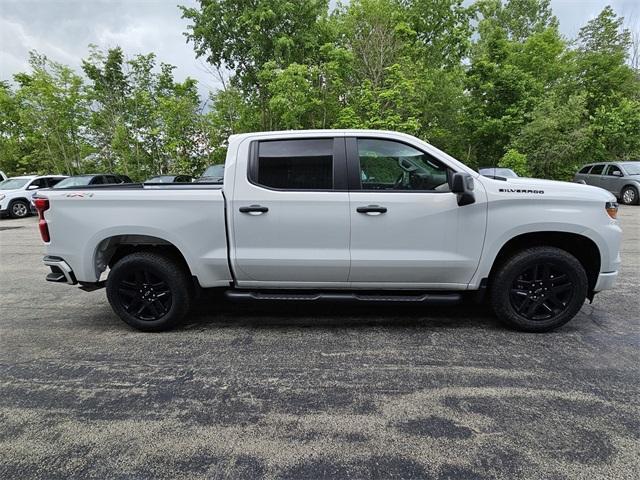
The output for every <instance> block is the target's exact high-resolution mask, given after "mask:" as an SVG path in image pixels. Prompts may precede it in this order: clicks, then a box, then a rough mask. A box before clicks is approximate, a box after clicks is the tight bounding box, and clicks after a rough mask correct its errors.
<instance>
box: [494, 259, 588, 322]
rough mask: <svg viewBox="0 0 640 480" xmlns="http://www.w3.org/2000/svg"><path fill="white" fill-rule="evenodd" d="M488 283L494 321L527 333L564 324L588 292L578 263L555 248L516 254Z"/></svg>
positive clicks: (586, 281)
mask: <svg viewBox="0 0 640 480" xmlns="http://www.w3.org/2000/svg"><path fill="white" fill-rule="evenodd" d="M491 280H492V281H491V304H492V307H493V309H494V311H495V313H496V315H497V316H498V318H499V319H500V320H501V321H503V322H504V323H506V324H508V325H510V326H512V327H515V328H517V329H519V330H524V331H527V332H546V331H549V330H553V329H554V328H557V327H559V326H561V325H564V324H565V323H567V322H568V321H569V320H571V319H572V318H573V317H574V316H575V315H576V314H577V313H578V311H579V310H580V308H581V307H582V305H583V304H584V300H585V298H586V296H587V289H588V280H587V274H586V272H585V270H584V267H583V266H582V264H581V263H580V262H579V261H578V260H577V259H576V258H575V257H574V256H573V255H571V254H570V253H568V252H566V251H564V250H561V249H559V248H555V247H533V248H529V249H526V250H523V251H521V252H518V253H516V254H515V255H513V256H512V257H511V258H509V259H508V260H507V261H506V262H505V263H504V264H502V266H501V267H500V268H499V269H498V271H497V272H496V274H495V275H494V278H492V279H491Z"/></svg>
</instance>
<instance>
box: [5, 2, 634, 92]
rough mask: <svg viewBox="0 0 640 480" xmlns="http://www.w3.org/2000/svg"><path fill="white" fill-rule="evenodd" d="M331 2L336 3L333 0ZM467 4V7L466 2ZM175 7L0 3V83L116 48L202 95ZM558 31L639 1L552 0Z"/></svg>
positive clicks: (203, 77)
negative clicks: (142, 56) (42, 61)
mask: <svg viewBox="0 0 640 480" xmlns="http://www.w3.org/2000/svg"><path fill="white" fill-rule="evenodd" d="M332 3H335V0H332ZM465 3H471V0H467V2H465ZM177 4H181V5H194V4H196V1H195V0H0V80H10V79H11V78H12V76H13V74H15V73H17V72H20V71H25V70H26V69H27V68H28V67H27V58H28V52H29V50H37V51H39V52H40V53H44V54H45V55H47V56H48V57H49V58H51V59H52V60H55V61H58V62H62V63H65V64H68V65H71V66H73V67H75V68H79V66H80V59H81V58H83V57H85V56H86V55H87V45H88V44H89V43H94V44H96V45H98V46H99V47H102V48H109V47H114V46H116V45H120V46H121V47H122V48H123V49H124V51H125V54H126V55H128V56H132V55H134V54H136V53H148V52H152V51H153V52H155V53H156V55H157V56H158V60H159V61H163V62H166V63H170V64H172V65H176V66H177V67H178V68H177V70H176V71H175V76H176V79H178V80H183V79H184V78H186V77H187V76H190V77H192V78H195V79H196V80H198V82H199V83H200V91H201V93H203V94H206V92H207V91H208V90H210V89H215V88H216V85H217V81H216V79H215V77H214V76H213V75H212V74H211V73H209V72H207V69H206V67H205V65H204V64H203V62H202V61H201V60H198V59H196V58H195V55H194V53H193V48H192V45H190V44H187V43H186V39H185V37H184V36H183V32H184V31H185V27H186V23H187V22H186V21H185V20H183V19H181V18H180V11H179V9H178V8H177V6H176V5H177ZM551 4H552V6H553V10H554V13H555V14H556V16H557V17H558V18H559V20H560V29H561V30H562V33H563V34H564V35H565V36H567V37H569V38H572V37H575V35H576V34H577V32H578V30H579V29H580V27H581V26H582V25H584V24H585V23H586V22H587V21H588V20H590V19H591V18H593V17H595V16H596V15H597V14H598V13H599V12H600V11H601V10H602V8H603V7H604V6H605V5H612V6H613V8H614V9H615V10H616V12H617V13H618V14H619V15H624V16H626V17H628V18H629V19H630V20H631V21H633V22H634V25H635V26H636V29H637V28H638V27H637V25H638V22H640V0H551Z"/></svg>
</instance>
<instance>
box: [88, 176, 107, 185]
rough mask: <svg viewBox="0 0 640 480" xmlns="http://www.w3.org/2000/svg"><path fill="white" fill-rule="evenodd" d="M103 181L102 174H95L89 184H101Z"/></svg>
mask: <svg viewBox="0 0 640 480" xmlns="http://www.w3.org/2000/svg"><path fill="white" fill-rule="evenodd" d="M104 183H105V182H104V177H103V176H102V175H96V176H95V177H93V180H91V185H102V184H104Z"/></svg>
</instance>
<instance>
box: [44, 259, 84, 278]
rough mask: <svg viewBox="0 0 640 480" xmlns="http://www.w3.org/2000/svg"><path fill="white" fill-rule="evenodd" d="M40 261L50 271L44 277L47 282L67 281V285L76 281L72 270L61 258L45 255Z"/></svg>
mask: <svg viewBox="0 0 640 480" xmlns="http://www.w3.org/2000/svg"><path fill="white" fill-rule="evenodd" d="M42 262H43V263H44V264H45V265H46V266H47V267H49V268H50V269H51V273H49V274H48V275H47V277H46V278H47V281H48V282H56V283H67V284H69V285H75V284H76V283H78V281H77V280H76V276H75V275H74V273H73V270H72V269H71V267H70V266H69V264H68V263H67V262H65V261H64V260H63V259H62V258H60V257H52V256H49V255H47V256H46V257H44V258H43V259H42Z"/></svg>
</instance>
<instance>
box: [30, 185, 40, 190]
mask: <svg viewBox="0 0 640 480" xmlns="http://www.w3.org/2000/svg"><path fill="white" fill-rule="evenodd" d="M39 188H40V186H39V185H29V186H28V187H27V190H37V189H39Z"/></svg>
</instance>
